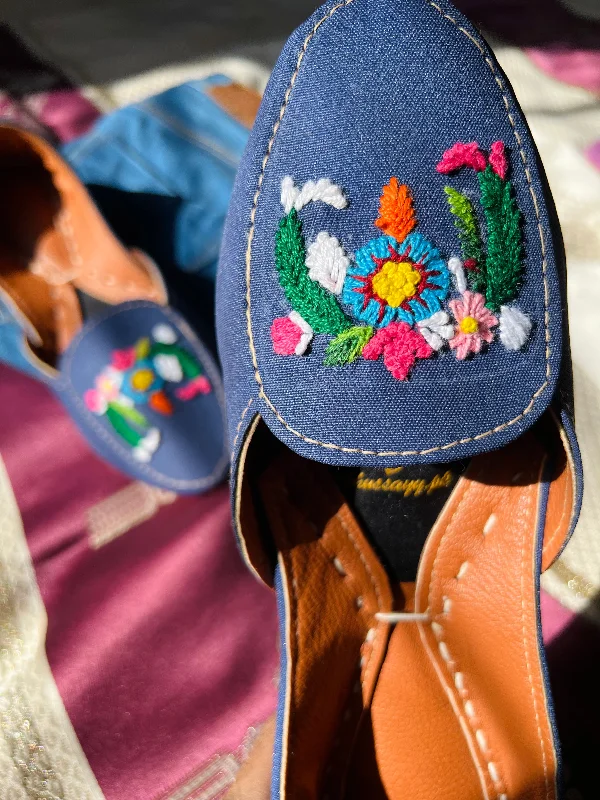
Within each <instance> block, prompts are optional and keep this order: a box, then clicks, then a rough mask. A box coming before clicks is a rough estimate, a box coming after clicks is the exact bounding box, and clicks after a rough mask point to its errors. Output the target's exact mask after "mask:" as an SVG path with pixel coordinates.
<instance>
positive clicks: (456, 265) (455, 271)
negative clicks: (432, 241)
mask: <svg viewBox="0 0 600 800" xmlns="http://www.w3.org/2000/svg"><path fill="white" fill-rule="evenodd" d="M448 269H449V270H450V272H451V273H452V275H453V276H454V283H455V284H456V290H457V291H458V292H460V294H464V292H466V290H467V279H466V277H465V268H464V264H463V262H462V261H461V260H460V258H457V257H456V256H453V257H452V258H450V259H448Z"/></svg>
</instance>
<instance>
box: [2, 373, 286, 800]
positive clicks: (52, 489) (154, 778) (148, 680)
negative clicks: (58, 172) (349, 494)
mask: <svg viewBox="0 0 600 800" xmlns="http://www.w3.org/2000/svg"><path fill="white" fill-rule="evenodd" d="M0 408H1V409H2V416H1V418H0V419H1V422H0V452H1V453H2V457H3V459H4V460H5V463H6V466H7V469H8V472H9V475H10V478H11V481H12V484H13V488H14V490H15V494H16V497H17V501H18V503H19V507H20V509H21V514H22V517H23V523H24V526H25V531H26V535H27V541H28V544H29V547H30V551H31V554H32V557H33V561H34V565H35V570H36V574H37V578H38V582H39V586H40V590H41V592H42V596H43V599H44V603H45V605H46V608H47V611H48V619H49V625H48V639H47V651H48V658H49V661H50V664H51V667H52V671H53V673H54V676H55V679H56V682H57V684H58V687H59V690H60V692H61V695H62V697H63V700H64V702H65V706H66V708H67V711H68V713H69V716H70V718H71V720H72V722H73V725H74V727H75V730H76V732H77V735H78V736H79V739H80V742H81V744H82V746H83V749H84V752H85V753H86V755H87V757H88V760H89V762H90V765H91V767H92V769H93V771H94V773H95V775H96V777H97V778H98V781H99V783H100V785H101V787H102V789H103V791H104V793H105V795H106V798H107V800H149V799H150V798H155V797H158V796H160V795H161V794H162V793H163V792H165V791H167V790H168V789H170V788H172V787H174V786H176V785H178V784H179V783H180V782H181V781H182V780H183V779H184V778H185V777H186V776H188V775H190V774H193V773H194V772H195V771H197V770H198V769H199V768H200V767H201V766H203V765H204V764H205V763H206V762H207V761H208V760H209V759H210V758H211V757H212V756H213V755H214V754H216V753H229V752H233V751H234V750H235V749H236V748H237V747H238V746H239V745H240V743H241V742H242V739H243V737H244V735H245V733H246V731H247V729H248V727H249V726H252V725H255V724H257V723H260V722H262V721H263V720H264V719H266V718H267V717H268V716H269V715H270V713H271V712H272V711H273V709H274V706H275V702H276V686H275V678H276V669H277V666H276V662H277V654H276V616H275V600H274V596H273V595H272V593H271V592H270V591H268V590H267V589H265V588H263V587H262V586H261V585H259V584H258V583H257V582H256V581H255V580H254V578H253V577H252V576H251V575H250V573H249V572H248V571H247V569H246V568H245V566H244V565H243V563H242V561H241V558H240V556H239V555H238V553H237V550H236V547H235V544H234V538H233V532H232V530H231V525H230V522H229V515H230V509H229V499H228V490H227V487H225V486H222V487H220V488H219V489H216V490H215V491H213V492H211V493H209V494H207V495H204V496H202V497H186V498H179V499H178V500H177V501H176V502H175V503H174V504H173V505H171V506H165V507H164V508H162V509H161V510H160V511H159V512H158V514H157V515H156V516H155V517H154V518H153V519H151V520H149V521H148V522H146V523H144V524H142V525H140V526H139V527H137V528H135V529H133V530H132V531H129V532H128V533H126V534H124V535H123V536H122V537H121V538H119V539H117V540H115V541H113V542H111V543H110V544H108V545H106V546H105V547H103V548H102V549H100V550H98V551H94V550H92V549H91V548H90V547H89V545H88V543H87V532H86V521H85V513H86V510H87V509H88V508H89V507H90V506H91V505H93V504H94V503H96V502H98V501H99V500H101V499H103V498H105V497H107V496H108V495H110V494H112V493H113V492H114V491H115V490H117V489H118V488H120V487H122V486H124V485H125V484H126V483H127V479H126V478H123V477H121V476H120V475H119V474H118V473H117V472H116V471H115V470H113V469H112V468H111V467H109V466H106V465H105V464H104V463H102V462H100V461H99V459H97V458H96V457H95V456H94V455H93V454H92V453H91V452H90V450H89V448H88V446H87V445H86V443H85V442H84V441H83V439H82V438H81V436H80V435H79V433H78V432H77V431H76V429H75V427H74V425H73V424H72V423H71V421H70V419H69V418H68V417H67V415H66V414H65V412H64V411H63V410H62V407H61V406H60V405H59V403H58V402H57V401H56V399H55V398H54V397H53V396H52V394H51V393H50V392H49V391H48V389H47V388H46V387H44V386H42V385H40V384H38V383H36V382H34V381H32V380H30V379H29V378H26V377H24V376H22V375H20V374H18V373H16V372H14V371H12V370H10V369H9V368H7V367H3V366H0Z"/></svg>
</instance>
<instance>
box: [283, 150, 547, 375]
mask: <svg viewBox="0 0 600 800" xmlns="http://www.w3.org/2000/svg"><path fill="white" fill-rule="evenodd" d="M461 169H470V170H473V171H474V172H475V173H476V176H477V182H478V185H479V193H480V203H481V212H478V211H477V210H476V208H475V205H474V203H473V201H472V200H471V198H470V197H469V196H467V194H464V193H461V192H459V191H457V190H456V189H454V188H453V187H451V186H446V187H445V189H444V191H445V193H446V196H447V199H448V204H449V208H450V212H451V214H452V216H453V217H454V221H455V225H456V229H457V231H458V236H459V241H460V245H461V249H462V258H458V257H457V256H456V255H454V256H452V257H451V258H449V259H448V260H447V261H446V260H445V259H444V258H443V257H442V255H441V254H440V252H439V250H438V249H437V248H436V246H435V245H434V244H433V243H432V242H431V241H430V240H429V239H428V238H426V236H424V235H423V234H422V233H421V232H420V231H415V230H414V229H415V227H416V225H417V215H416V212H415V206H414V202H413V197H412V194H411V192H410V189H409V188H408V186H406V185H405V184H401V183H400V182H399V180H398V178H396V177H392V178H390V180H389V182H388V183H387V184H386V185H385V186H384V187H383V189H382V194H381V198H380V202H379V215H378V217H377V219H376V220H375V222H374V224H375V226H376V227H377V228H379V230H380V231H381V235H379V236H377V237H375V238H373V239H371V240H370V241H368V242H367V243H366V244H363V245H362V246H359V247H358V249H356V251H355V252H354V254H353V255H347V253H346V252H345V251H344V247H343V245H342V244H341V243H340V242H339V240H338V239H337V238H336V237H334V236H332V235H331V234H329V233H328V232H327V231H321V232H320V233H318V234H317V237H316V239H315V240H314V241H313V242H312V244H311V245H310V246H309V247H308V250H307V249H306V245H305V241H304V233H303V227H302V220H301V218H300V215H299V212H300V211H302V210H303V209H304V208H305V207H306V206H307V205H308V204H309V203H314V202H321V203H325V204H327V205H329V206H331V207H333V208H335V209H338V210H342V209H344V208H346V207H347V205H348V200H347V198H346V195H345V194H344V192H343V191H342V189H341V188H340V187H339V186H337V185H336V184H335V183H333V182H332V181H331V180H329V179H328V178H321V179H320V180H317V181H308V182H307V183H305V184H304V185H303V186H297V185H296V184H295V183H294V181H293V179H292V178H291V177H289V176H288V177H285V178H284V179H283V181H282V184H281V202H282V205H283V208H284V214H285V215H284V217H283V218H282V219H281V221H280V223H279V228H278V231H277V235H276V242H275V264H276V267H277V272H278V276H279V283H280V285H281V287H282V288H283V290H284V293H285V297H286V299H287V302H288V303H289V305H290V306H291V307H292V311H291V313H290V314H289V315H288V316H287V317H279V318H277V319H275V320H274V321H273V323H272V324H271V339H272V343H273V350H274V352H275V353H277V354H278V355H282V356H291V355H296V356H300V355H302V354H304V353H306V352H307V349H308V346H309V344H310V343H311V341H312V339H313V336H317V335H322V334H325V335H328V336H330V337H332V338H330V341H329V343H328V345H327V348H326V351H325V357H324V359H323V364H324V365H325V366H327V367H342V366H346V365H348V364H352V363H355V362H356V361H357V360H358V359H360V358H361V357H362V358H363V359H365V360H367V361H375V360H378V359H379V358H381V357H383V363H384V365H385V367H386V369H387V370H388V371H389V372H390V374H391V375H392V376H393V377H394V378H396V379H397V380H406V379H407V378H408V376H409V375H410V373H411V371H412V369H413V368H414V367H415V365H416V363H417V362H418V361H419V360H422V359H428V358H431V357H432V356H433V355H435V354H436V353H438V354H440V355H442V354H443V351H444V350H446V349H448V348H449V349H450V350H453V351H454V353H455V356H456V359H457V360H458V361H463V360H464V359H466V358H467V357H469V356H472V355H477V354H479V353H480V352H481V351H482V350H483V347H484V345H489V344H491V343H492V342H493V340H494V337H495V333H496V332H495V330H494V329H495V328H496V327H498V326H499V328H498V330H499V337H498V338H499V340H500V343H501V344H502V345H503V346H504V347H505V348H506V349H507V350H512V351H517V350H519V349H521V348H522V347H523V346H524V345H525V344H526V342H527V340H528V338H529V336H530V333H531V330H532V324H531V320H530V319H529V317H527V315H526V314H524V313H523V312H522V311H521V310H520V309H518V308H517V307H516V306H514V305H509V304H510V303H512V302H513V301H514V300H515V299H516V297H517V295H518V293H519V290H520V286H521V282H522V279H523V243H522V232H521V215H520V212H519V209H518V208H517V205H516V200H515V193H514V189H513V186H512V183H511V182H510V181H509V180H508V179H507V175H508V170H509V161H508V155H507V151H506V148H505V146H504V143H503V142H501V141H498V142H494V143H493V144H492V145H491V147H490V151H489V155H486V153H485V151H484V150H482V148H481V147H480V146H479V144H478V143H477V142H469V143H463V142H457V143H456V144H454V145H453V146H452V147H450V148H449V149H448V150H447V151H446V152H445V153H444V154H443V156H442V159H441V161H440V162H439V164H438V165H437V171H438V172H439V173H441V174H443V175H450V174H452V173H454V172H456V171H457V170H461ZM483 224H485V233H486V235H485V237H483V236H482V233H481V227H482V225H483ZM484 242H485V243H484ZM451 292H452V293H454V297H452V298H451V299H449V298H448V295H449V294H450V293H451ZM446 303H447V306H446V305H445V304H446ZM449 311H450V312H452V314H453V316H454V321H452V320H451V317H450V314H449Z"/></svg>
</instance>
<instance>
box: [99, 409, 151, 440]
mask: <svg viewBox="0 0 600 800" xmlns="http://www.w3.org/2000/svg"><path fill="white" fill-rule="evenodd" d="M124 407H125V406H122V405H121V404H120V403H109V404H108V408H107V409H106V416H107V418H108V421H109V422H110V424H111V425H112V426H113V428H114V429H115V431H116V432H117V433H118V434H119V436H121V437H122V438H123V439H125V441H126V442H127V444H130V445H131V446H132V447H136V446H137V445H138V444H139V442H140V439H141V438H142V437H141V434H139V433H138V432H137V431H135V430H134V429H133V428H132V427H131V426H130V425H129V424H128V422H127V420H126V419H125V418H124V417H123V415H122V413H121V412H122V410H123V408H124Z"/></svg>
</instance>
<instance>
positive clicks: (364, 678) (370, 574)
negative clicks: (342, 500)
mask: <svg viewBox="0 0 600 800" xmlns="http://www.w3.org/2000/svg"><path fill="white" fill-rule="evenodd" d="M336 517H337V519H338V520H339V522H340V525H341V526H342V528H343V529H344V531H345V532H346V534H347V536H348V538H349V540H350V542H351V544H352V546H353V547H354V549H355V551H356V553H357V554H358V557H359V558H360V560H361V562H362V564H363V566H364V568H365V570H366V572H367V575H368V577H369V580H370V581H371V585H372V587H373V589H374V591H375V597H376V599H377V610H378V611H381V608H382V606H381V594H380V592H379V586H378V585H377V581H376V580H375V576H374V575H373V572H372V571H371V567H370V566H369V563H368V561H367V559H366V558H365V556H364V554H363V552H362V550H361V549H360V545H359V544H358V542H357V541H356V539H355V538H354V536H353V535H352V533H351V531H350V529H349V528H348V526H347V525H346V522H345V520H344V519H343V517H342V515H341V514H340V513H339V512H338V513H337V514H336ZM382 624H383V623H381V622H379V621H378V622H377V626H376V627H375V637H374V638H373V641H372V642H370V643H369V644H370V648H369V655H368V658H367V663H366V664H365V668H364V672H363V674H362V677H361V682H360V685H361V686H362V687H363V688H364V685H365V683H366V682H367V677H368V673H369V668H370V666H371V658H372V656H373V651H374V649H375V642H376V641H377V637H378V636H379V631H380V629H381V625H382ZM368 635H369V634H368V632H367V637H368ZM366 643H367V639H365V641H364V642H363V644H366Z"/></svg>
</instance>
